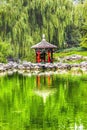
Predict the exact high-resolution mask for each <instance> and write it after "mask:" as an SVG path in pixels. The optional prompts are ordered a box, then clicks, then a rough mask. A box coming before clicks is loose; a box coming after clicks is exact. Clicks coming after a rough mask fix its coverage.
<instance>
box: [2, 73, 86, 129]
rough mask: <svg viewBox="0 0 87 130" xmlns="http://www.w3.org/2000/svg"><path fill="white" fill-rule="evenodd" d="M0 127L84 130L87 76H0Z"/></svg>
mask: <svg viewBox="0 0 87 130" xmlns="http://www.w3.org/2000/svg"><path fill="white" fill-rule="evenodd" d="M0 130H87V78H86V76H71V75H69V76H67V75H57V74H56V75H49V74H47V75H45V74H43V75H41V74H38V75H28V76H25V75H22V74H18V73H15V74H13V75H5V76H2V77H0Z"/></svg>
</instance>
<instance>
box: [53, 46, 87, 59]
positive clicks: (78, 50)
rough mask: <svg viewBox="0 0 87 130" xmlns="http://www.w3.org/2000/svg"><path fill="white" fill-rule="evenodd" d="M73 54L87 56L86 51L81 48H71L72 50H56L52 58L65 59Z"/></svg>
mask: <svg viewBox="0 0 87 130" xmlns="http://www.w3.org/2000/svg"><path fill="white" fill-rule="evenodd" d="M73 54H77V55H82V56H87V49H84V48H81V47H73V48H68V49H62V50H58V51H57V52H56V53H54V58H57V57H65V56H69V55H73Z"/></svg>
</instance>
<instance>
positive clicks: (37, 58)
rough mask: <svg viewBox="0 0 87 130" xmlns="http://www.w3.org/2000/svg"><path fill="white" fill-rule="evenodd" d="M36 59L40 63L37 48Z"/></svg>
mask: <svg viewBox="0 0 87 130" xmlns="http://www.w3.org/2000/svg"><path fill="white" fill-rule="evenodd" d="M36 60H37V61H36V62H38V63H40V60H41V59H40V51H39V50H38V51H37V55H36Z"/></svg>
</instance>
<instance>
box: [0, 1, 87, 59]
mask: <svg viewBox="0 0 87 130" xmlns="http://www.w3.org/2000/svg"><path fill="white" fill-rule="evenodd" d="M86 21H87V2H86V1H82V0H81V1H78V3H77V4H73V0H71V1H70V0H55V2H54V0H45V1H42V0H36V1H35V0H21V1H20V0H1V2H0V30H1V31H0V37H1V39H2V41H9V43H11V46H12V47H13V53H14V57H15V58H18V59H19V58H20V59H28V60H32V59H33V56H34V51H32V50H31V46H32V45H33V44H36V43H38V42H40V41H41V37H42V34H43V33H44V34H45V35H46V39H47V41H49V42H51V43H53V44H55V45H57V46H58V48H64V46H65V45H64V43H68V44H69V45H72V43H74V44H73V45H72V46H74V45H77V44H79V39H80V38H83V31H81V29H82V28H81V27H82V25H83V24H84V23H85V22H86Z"/></svg>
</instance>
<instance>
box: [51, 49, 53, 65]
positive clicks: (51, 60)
mask: <svg viewBox="0 0 87 130" xmlns="http://www.w3.org/2000/svg"><path fill="white" fill-rule="evenodd" d="M51 63H53V50H51Z"/></svg>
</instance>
